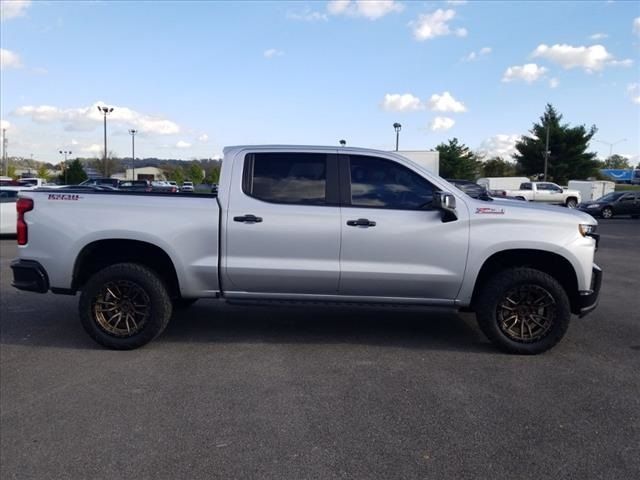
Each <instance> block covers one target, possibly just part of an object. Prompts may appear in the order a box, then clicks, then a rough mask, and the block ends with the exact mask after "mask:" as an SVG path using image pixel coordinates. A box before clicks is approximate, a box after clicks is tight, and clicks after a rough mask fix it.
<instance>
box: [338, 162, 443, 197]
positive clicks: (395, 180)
mask: <svg viewBox="0 0 640 480" xmlns="http://www.w3.org/2000/svg"><path fill="white" fill-rule="evenodd" d="M433 191H434V187H433V185H431V183H429V182H428V181H427V180H426V179H424V178H422V177H421V176H420V175H418V174H416V173H414V172H412V171H411V170H409V169H408V168H406V167H404V166H402V165H400V164H398V163H395V162H392V161H390V160H384V159H381V158H376V157H365V156H357V155H352V156H351V204H352V205H353V206H357V207H380V208H394V209H401V210H416V209H420V208H425V207H428V206H429V205H430V204H431V202H432V200H433Z"/></svg>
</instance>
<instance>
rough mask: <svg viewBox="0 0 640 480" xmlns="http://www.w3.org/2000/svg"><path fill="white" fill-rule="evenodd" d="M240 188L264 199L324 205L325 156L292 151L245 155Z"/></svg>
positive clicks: (325, 196) (325, 195)
mask: <svg viewBox="0 0 640 480" xmlns="http://www.w3.org/2000/svg"><path fill="white" fill-rule="evenodd" d="M243 189H244V192H245V193H246V194H248V195H250V196H252V197H255V198H258V199H260V200H264V201H267V202H274V203H290V204H303V205H323V204H325V203H327V202H326V200H327V155H325V154H317V153H295V152H280V153H278V152H274V153H255V154H250V155H247V158H246V160H245V172H244V179H243Z"/></svg>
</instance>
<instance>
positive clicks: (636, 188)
mask: <svg viewBox="0 0 640 480" xmlns="http://www.w3.org/2000/svg"><path fill="white" fill-rule="evenodd" d="M627 190H630V191H636V192H640V185H627V184H624V183H617V184H616V192H622V191H627Z"/></svg>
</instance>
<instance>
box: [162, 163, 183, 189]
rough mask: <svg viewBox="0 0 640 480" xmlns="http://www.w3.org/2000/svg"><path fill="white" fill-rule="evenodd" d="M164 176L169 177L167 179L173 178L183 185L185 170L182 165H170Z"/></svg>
mask: <svg viewBox="0 0 640 480" xmlns="http://www.w3.org/2000/svg"><path fill="white" fill-rule="evenodd" d="M164 176H165V177H166V178H167V180H172V181H174V182H176V183H177V184H178V185H181V184H182V182H184V170H183V169H182V167H180V166H176V167H173V166H170V167H167V168H165V169H164Z"/></svg>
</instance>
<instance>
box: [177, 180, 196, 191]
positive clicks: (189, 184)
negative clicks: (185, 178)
mask: <svg viewBox="0 0 640 480" xmlns="http://www.w3.org/2000/svg"><path fill="white" fill-rule="evenodd" d="M180 190H182V191H183V192H193V191H194V188H193V182H182V187H181V188H180Z"/></svg>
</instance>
